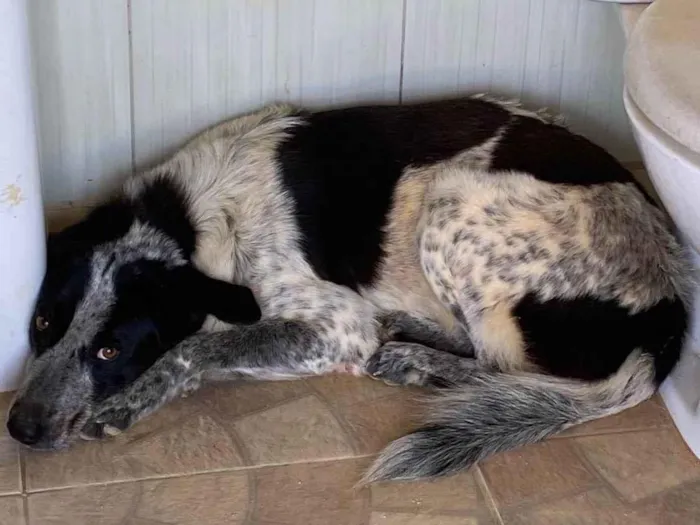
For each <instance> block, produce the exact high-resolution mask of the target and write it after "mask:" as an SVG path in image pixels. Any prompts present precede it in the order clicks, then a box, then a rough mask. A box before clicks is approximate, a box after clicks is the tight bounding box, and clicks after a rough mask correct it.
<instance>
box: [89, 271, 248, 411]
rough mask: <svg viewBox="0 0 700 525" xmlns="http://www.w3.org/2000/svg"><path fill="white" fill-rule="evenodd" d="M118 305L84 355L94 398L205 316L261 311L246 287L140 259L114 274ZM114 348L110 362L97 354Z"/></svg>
mask: <svg viewBox="0 0 700 525" xmlns="http://www.w3.org/2000/svg"><path fill="white" fill-rule="evenodd" d="M115 295H116V297H117V303H116V305H115V306H114V308H113V309H112V311H111V313H110V317H109V321H108V323H107V324H106V325H105V327H104V329H103V330H102V331H101V332H100V333H99V334H98V335H97V336H96V337H95V339H94V341H93V344H92V347H91V348H89V349H86V353H85V354H84V355H83V358H84V359H85V360H86V361H87V362H88V363H89V365H90V370H91V372H92V376H93V379H94V381H95V394H94V395H95V398H96V399H104V398H106V397H107V396H109V395H112V394H114V393H116V392H118V391H120V390H121V389H122V388H124V386H126V385H128V384H130V383H131V382H133V381H134V380H135V379H137V378H138V377H139V376H140V375H141V374H142V373H143V372H144V371H145V370H146V369H148V368H149V367H150V366H151V365H152V364H153V363H155V362H156V360H157V359H158V358H159V357H160V356H161V355H163V354H164V353H165V352H167V351H168V350H170V349H171V348H172V347H173V346H175V345H176V344H178V343H179V342H180V341H182V340H183V339H185V338H186V337H188V336H190V335H192V334H194V333H195V332H196V331H197V330H199V328H201V326H202V324H203V322H204V319H205V317H206V315H207V314H212V315H214V316H216V317H218V318H220V319H222V320H224V321H227V322H230V323H253V322H255V321H257V320H259V319H260V309H259V307H258V304H257V302H256V301H255V298H254V297H253V294H252V292H251V291H250V290H249V289H248V288H245V287H242V286H237V285H234V284H230V283H227V282H224V281H219V280H216V279H212V278H209V277H207V276H205V275H204V274H202V273H200V272H199V271H198V270H195V269H194V268H192V267H191V266H185V267H181V268H176V269H168V268H166V266H165V265H164V264H163V263H161V262H158V261H147V260H141V261H136V262H134V263H131V264H128V265H125V266H123V267H121V268H120V269H119V270H118V271H117V274H116V276H115ZM102 347H114V348H117V349H118V350H119V355H118V356H117V358H116V359H115V360H113V361H103V360H100V359H98V358H97V353H98V351H99V349H100V348H102Z"/></svg>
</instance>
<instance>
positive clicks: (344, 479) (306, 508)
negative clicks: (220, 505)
mask: <svg viewBox="0 0 700 525" xmlns="http://www.w3.org/2000/svg"><path fill="white" fill-rule="evenodd" d="M366 466H367V460H356V459H352V460H346V461H332V462H326V463H310V464H299V465H286V466H282V467H271V468H266V469H262V470H260V471H258V472H256V473H255V474H254V475H255V477H256V479H257V482H256V490H255V493H256V501H257V503H256V507H255V512H254V520H253V521H254V523H258V524H259V525H273V524H274V525H366V523H367V520H368V514H369V509H368V508H367V507H368V501H367V500H368V491H367V489H355V488H353V487H354V485H355V484H356V483H357V481H358V480H359V479H360V477H361V475H362V472H363V471H364V469H365V468H366Z"/></svg>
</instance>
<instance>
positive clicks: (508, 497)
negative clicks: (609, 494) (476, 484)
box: [481, 440, 599, 509]
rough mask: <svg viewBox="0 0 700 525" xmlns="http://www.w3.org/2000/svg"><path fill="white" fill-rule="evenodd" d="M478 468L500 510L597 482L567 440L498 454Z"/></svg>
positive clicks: (572, 490) (579, 489) (565, 493)
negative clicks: (480, 469)
mask: <svg viewBox="0 0 700 525" xmlns="http://www.w3.org/2000/svg"><path fill="white" fill-rule="evenodd" d="M481 468H482V471H483V473H484V477H485V478H486V482H487V484H488V487H489V489H490V490H491V493H492V494H493V496H494V498H495V500H496V503H497V505H498V506H499V508H501V509H502V508H505V507H508V506H511V505H516V504H517V505H529V504H534V503H537V502H540V501H544V500H552V499H555V498H558V497H563V496H565V495H569V494H571V493H574V492H582V491H584V490H586V489H588V488H590V487H592V486H594V485H596V484H597V483H598V482H599V480H598V479H597V478H596V476H595V475H594V474H592V473H591V472H590V471H589V470H588V469H587V468H586V467H585V465H584V464H583V463H582V462H581V460H580V459H579V458H578V456H577V455H576V452H575V450H574V448H573V447H572V445H571V444H570V443H569V442H568V441H567V440H551V441H547V442H544V443H539V444H536V445H530V446H527V447H523V448H521V449H518V450H513V451H511V452H506V453H504V454H498V455H496V456H495V457H493V458H491V459H489V460H488V461H485V462H484V463H482V464H481Z"/></svg>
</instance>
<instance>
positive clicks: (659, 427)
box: [547, 424, 673, 441]
mask: <svg viewBox="0 0 700 525" xmlns="http://www.w3.org/2000/svg"><path fill="white" fill-rule="evenodd" d="M572 428H574V427H572ZM669 428H673V425H672V424H667V425H654V426H651V427H639V428H620V429H610V430H597V431H596V430H594V431H592V432H581V433H580V434H566V435H561V434H556V435H554V436H550V437H549V438H547V439H551V440H557V441H560V440H562V439H576V438H587V437H598V436H614V435H617V434H634V433H635V432H647V431H651V430H668V429H669Z"/></svg>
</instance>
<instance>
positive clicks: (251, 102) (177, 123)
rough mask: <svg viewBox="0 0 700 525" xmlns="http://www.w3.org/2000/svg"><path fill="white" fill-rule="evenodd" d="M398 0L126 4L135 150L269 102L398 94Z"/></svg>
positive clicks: (143, 159) (156, 146)
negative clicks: (129, 11) (129, 10)
mask: <svg viewBox="0 0 700 525" xmlns="http://www.w3.org/2000/svg"><path fill="white" fill-rule="evenodd" d="M402 11H403V0H382V1H380V2H377V1H376V0H295V1H293V2H289V1H271V0H206V1H203V0H178V2H172V1H170V0H139V1H138V2H133V3H132V38H133V60H134V116H135V157H136V163H137V164H143V163H148V162H150V161H152V160H153V159H155V158H157V157H158V156H160V155H161V154H162V152H163V151H166V150H168V149H170V148H172V147H174V146H176V145H177V144H179V143H180V142H181V141H182V140H183V139H185V138H186V137H187V136H189V135H190V134H192V133H193V132H196V131H198V130H201V129H202V128H204V127H206V126H209V125H211V124H213V123H215V122H217V121H219V120H221V119H224V118H226V117H229V116H232V115H236V114H240V113H242V112H245V111H249V110H251V109H254V108H257V107H259V106H260V105H262V104H265V103H269V102H273V101H280V102H282V101H286V102H292V103H295V104H304V105H311V106H329V105H337V104H348V103H352V102H372V101H394V102H397V101H398V98H399V76H400V64H401V32H402Z"/></svg>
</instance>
